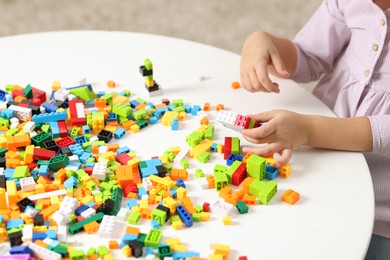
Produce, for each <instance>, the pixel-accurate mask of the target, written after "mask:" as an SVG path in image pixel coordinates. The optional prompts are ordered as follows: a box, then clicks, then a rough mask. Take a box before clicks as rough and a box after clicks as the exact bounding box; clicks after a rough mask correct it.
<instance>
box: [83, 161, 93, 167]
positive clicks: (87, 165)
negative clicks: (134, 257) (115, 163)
mask: <svg viewBox="0 0 390 260" xmlns="http://www.w3.org/2000/svg"><path fill="white" fill-rule="evenodd" d="M93 166H95V163H94V162H87V163H86V164H85V167H93Z"/></svg>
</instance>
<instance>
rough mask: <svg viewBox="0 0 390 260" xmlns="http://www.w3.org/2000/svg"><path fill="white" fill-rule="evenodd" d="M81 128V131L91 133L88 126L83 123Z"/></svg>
mask: <svg viewBox="0 0 390 260" xmlns="http://www.w3.org/2000/svg"><path fill="white" fill-rule="evenodd" d="M81 128H82V129H83V133H84V134H85V135H86V134H89V133H91V129H90V128H89V126H87V125H83V126H82V127H81Z"/></svg>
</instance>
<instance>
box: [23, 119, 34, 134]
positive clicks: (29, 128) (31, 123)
mask: <svg viewBox="0 0 390 260" xmlns="http://www.w3.org/2000/svg"><path fill="white" fill-rule="evenodd" d="M34 129H35V122H34V121H28V122H27V123H26V124H25V125H24V126H23V131H25V132H27V133H31V132H32V131H34Z"/></svg>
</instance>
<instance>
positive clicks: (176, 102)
mask: <svg viewBox="0 0 390 260" xmlns="http://www.w3.org/2000/svg"><path fill="white" fill-rule="evenodd" d="M171 104H172V105H174V106H175V107H183V106H184V102H183V99H173V100H172V101H171Z"/></svg>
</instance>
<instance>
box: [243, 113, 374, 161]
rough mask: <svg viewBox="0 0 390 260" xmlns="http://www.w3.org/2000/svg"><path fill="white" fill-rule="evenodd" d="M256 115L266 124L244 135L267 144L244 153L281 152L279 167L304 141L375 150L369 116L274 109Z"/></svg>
mask: <svg viewBox="0 0 390 260" xmlns="http://www.w3.org/2000/svg"><path fill="white" fill-rule="evenodd" d="M252 118H253V119H255V120H260V121H261V122H266V124H263V125H262V126H261V127H258V128H253V129H245V130H243V131H242V134H243V136H244V138H245V139H247V140H248V141H250V142H252V143H257V144H263V143H267V145H266V146H264V147H244V148H243V152H245V153H247V152H252V153H256V154H259V155H268V154H272V153H275V152H281V155H282V156H281V158H280V159H279V160H278V161H277V162H276V166H277V167H279V166H281V165H283V164H286V163H287V162H288V161H289V160H290V158H291V155H292V150H294V149H295V148H297V147H299V146H300V145H302V144H304V145H309V146H313V147H317V148H326V149H335V150H345V151H362V152H367V151H372V149H373V140H372V133H371V125H370V121H369V119H368V118H367V117H356V118H333V117H325V116H316V115H302V114H298V113H294V112H290V111H286V110H274V111H270V112H265V113H260V114H256V115H253V116H252Z"/></svg>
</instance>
